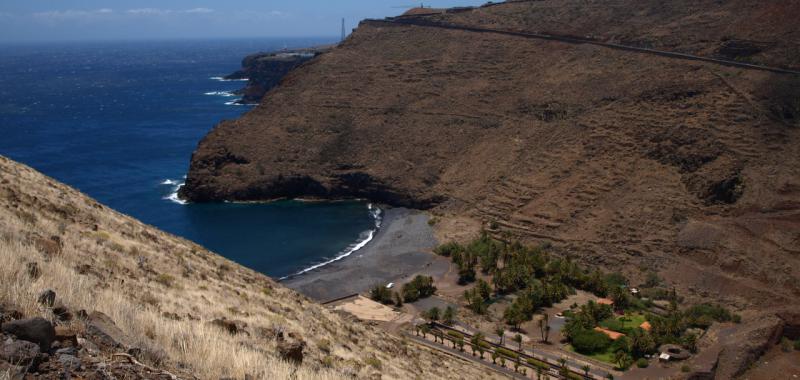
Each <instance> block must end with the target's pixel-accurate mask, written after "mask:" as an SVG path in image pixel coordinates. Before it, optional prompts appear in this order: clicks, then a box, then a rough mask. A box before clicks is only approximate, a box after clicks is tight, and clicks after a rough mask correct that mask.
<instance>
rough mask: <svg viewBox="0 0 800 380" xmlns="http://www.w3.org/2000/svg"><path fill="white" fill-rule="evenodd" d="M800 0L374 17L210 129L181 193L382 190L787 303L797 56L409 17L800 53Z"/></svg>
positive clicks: (578, 250)
mask: <svg viewBox="0 0 800 380" xmlns="http://www.w3.org/2000/svg"><path fill="white" fill-rule="evenodd" d="M798 4H799V3H798V2H797V1H789V2H785V1H765V2H760V1H759V2H755V1H699V2H698V1H677V2H666V3H665V2H660V1H615V2H599V1H598V2H594V1H588V2H586V1H533V2H513V3H508V4H497V5H492V6H486V7H482V8H477V9H473V10H466V11H461V10H460V11H457V12H438V13H437V14H434V15H429V14H421V15H414V14H413V12H412V13H411V14H410V15H407V16H403V17H402V18H400V19H399V20H402V21H403V22H404V23H397V22H383V21H365V22H363V23H362V24H361V25H360V26H359V28H358V29H357V30H356V31H355V33H354V34H353V35H352V36H351V37H349V38H348V39H347V40H346V41H345V42H344V43H343V44H341V45H340V46H339V47H337V48H335V49H333V50H332V51H331V52H329V53H326V54H323V55H321V56H319V57H317V58H316V59H315V60H313V61H311V62H309V63H308V64H306V65H304V66H303V67H301V68H299V69H297V70H295V71H293V72H292V73H290V74H289V75H288V76H287V77H286V78H285V79H284V80H283V82H282V83H281V85H280V86H279V87H278V88H276V89H274V90H273V91H271V92H270V93H268V94H267V95H266V97H265V98H264V100H263V101H262V103H261V104H260V106H259V107H257V108H255V109H254V110H252V111H251V112H249V113H248V114H246V115H245V116H243V117H242V118H240V119H238V120H234V121H228V122H224V123H222V124H220V125H219V126H217V127H216V128H215V129H214V130H213V131H212V132H210V133H209V134H208V136H206V137H205V138H204V139H203V141H201V142H200V144H199V146H198V149H197V150H196V152H195V154H194V156H193V158H192V163H191V169H190V172H189V175H188V180H187V184H186V187H185V188H184V189H183V191H182V195H183V196H184V197H187V198H189V199H191V200H194V201H214V200H223V199H237V200H265V199H274V198H280V197H295V196H307V197H315V196H316V197H323V198H331V197H333V198H336V197H365V198H369V199H371V200H374V201H380V202H385V203H389V204H394V205H403V206H411V207H417V208H426V209H431V210H432V212H433V213H434V214H438V215H440V216H441V217H442V218H440V219H443V220H446V219H447V217H448V216H458V217H463V216H467V217H471V218H474V219H477V220H480V221H482V222H484V223H487V224H486V225H487V226H489V225H491V226H493V227H497V228H496V231H495V232H496V233H497V234H498V235H514V236H518V237H521V238H523V239H526V240H529V241H531V242H548V243H551V244H553V245H554V246H555V247H557V248H558V249H560V250H561V251H562V252H563V253H564V254H566V255H572V256H574V257H576V258H577V259H579V260H583V261H585V262H590V263H593V264H598V265H601V266H605V267H606V268H608V269H613V270H621V271H623V272H626V274H628V275H629V276H630V277H631V278H637V276H641V274H642V273H643V271H644V270H646V269H654V270H657V271H659V272H660V274H661V275H662V276H663V277H664V278H666V279H667V280H668V281H669V282H670V283H672V284H674V285H675V286H677V287H678V288H680V289H681V291H682V294H687V295H688V297H689V298H690V299H695V300H701V299H714V300H719V301H721V302H725V303H727V304H729V305H732V306H734V307H735V308H737V309H741V310H744V309H752V310H763V309H764V308H767V307H770V306H775V305H786V304H791V303H793V302H795V301H796V300H797V298H798V296H800V281H798V279H799V278H800V256H798V254H800V250H798V247H799V246H800V151H798V150H800V141H798V139H800V128H798V127H800V77H798V76H797V75H792V74H779V73H773V72H770V71H763V70H753V69H745V68H739V67H730V66H726V65H719V64H715V63H708V62H700V61H696V60H687V59H677V58H672V57H664V56H659V55H656V54H649V53H643V52H635V51H625V50H620V49H611V48H607V47H602V46H597V45H591V44H578V43H566V42H561V41H550V40H544V39H537V38H526V37H524V36H514V35H508V34H502V33H493V32H488V31H484V32H481V31H468V30H456V29H448V28H441V27H435V26H420V25H409V24H408V21H409V20H411V21H412V22H414V20H417V22H419V23H423V22H432V21H435V22H437V23H446V24H449V25H461V26H469V27H476V28H483V27H485V28H492V29H503V30H517V31H519V30H522V31H529V32H547V33H551V34H561V35H579V36H582V37H586V36H589V37H590V38H594V39H596V40H597V41H600V42H614V43H620V44H630V45H632V46H646V47H652V48H654V49H662V50H667V51H674V52H684V53H692V54H698V55H702V56H708V57H718V58H726V59H730V60H732V61H734V62H752V63H758V64H763V65H769V66H775V67H783V68H796V67H798V57H800V56H799V55H798V54H797V48H798V45H797V38H796V37H797V36H798V28H800V24H798V23H797V22H795V20H794V18H793V17H790V15H797V14H798ZM422 13H424V12H422ZM731 41H736V42H734V43H733V45H732V43H731ZM742 41H745V42H747V41H750V42H747V43H745V42H742ZM753 41H757V42H758V46H759V47H758V51H756V50H753V49H750V50H747V49H745V47H746V46H745V45H747V44H751V45H752V43H751V42H753ZM734 45H735V46H734ZM737 49H738V50H737ZM745 50H747V51H745Z"/></svg>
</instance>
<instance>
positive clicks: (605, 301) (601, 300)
mask: <svg viewBox="0 0 800 380" xmlns="http://www.w3.org/2000/svg"><path fill="white" fill-rule="evenodd" d="M597 303H598V304H600V305H608V306H614V301H613V300H610V299H608V298H598V299H597Z"/></svg>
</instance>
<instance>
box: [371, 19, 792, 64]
mask: <svg viewBox="0 0 800 380" xmlns="http://www.w3.org/2000/svg"><path fill="white" fill-rule="evenodd" d="M364 22H367V23H375V24H381V23H383V24H395V25H414V26H421V27H431V28H441V29H452V30H463V31H467V32H476V33H495V34H505V35H509V36H515V37H523V38H534V39H540V40H549V41H558V42H564V43H570V44H589V45H597V46H602V47H605V48H610V49H616V50H623V51H629V52H636V53H644V54H651V55H658V56H661V57H667V58H674V59H682V60H690V61H701V62H708V63H714V64H718V65H723V66H730V67H737V68H742V69H749V70H760V71H769V72H773V73H778V74H794V75H800V71H797V70H791V69H785V68H780V67H772V66H766V65H759V64H753V63H745V62H738V61H731V60H726V59H720V58H711V57H703V56H698V55H692V54H685V53H677V52H671V51H665V50H656V49H649V48H642V47H636V46H630V45H620V44H612V43H607V42H601V41H597V40H594V39H591V38H585V37H578V36H569V35H558V34H544V33H532V32H521V31H513V30H503V29H490V28H479V27H472V26H466V25H458V24H450V23H443V22H437V21H433V20H429V19H426V18H425V17H424V15H420V16H417V15H412V16H399V17H390V18H386V19H367V20H364Z"/></svg>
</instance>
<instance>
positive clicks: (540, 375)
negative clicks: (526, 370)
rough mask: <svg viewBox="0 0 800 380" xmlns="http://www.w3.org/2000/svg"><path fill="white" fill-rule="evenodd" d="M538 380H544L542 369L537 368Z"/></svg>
mask: <svg viewBox="0 0 800 380" xmlns="http://www.w3.org/2000/svg"><path fill="white" fill-rule="evenodd" d="M536 380H542V367H536Z"/></svg>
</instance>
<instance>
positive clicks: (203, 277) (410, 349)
mask: <svg viewBox="0 0 800 380" xmlns="http://www.w3.org/2000/svg"><path fill="white" fill-rule="evenodd" d="M0 263H2V265H0V322H3V323H4V324H3V333H0V348H2V350H1V351H0V379H17V378H21V377H19V376H18V375H17V373H18V371H23V372H24V371H25V369H26V368H27V369H28V371H29V372H30V373H29V374H28V375H27V377H25V378H53V379H61V378H63V377H62V376H63V371H64V370H65V369H66V368H67V367H66V366H65V365H64V366H61V364H64V363H66V362H64V360H65V359H64V356H65V355H66V354H63V353H61V351H57V348H61V347H64V345H67V347H70V343H68V341H71V342H72V343H71V345H73V346H74V345H76V344H77V349H78V351H77V353H75V354H74V355H76V356H78V360H80V361H81V362H82V364H81V366H80V367H79V368H73V370H72V375H73V376H74V377H70V378H119V379H142V378H146V379H170V377H169V376H168V375H167V373H168V372H169V373H172V374H175V375H176V376H177V377H178V378H182V379H187V378H189V379H191V378H197V379H215V380H216V379H220V378H230V379H245V378H251V379H290V378H295V379H343V378H362V379H366V378H376V377H377V378H386V379H389V378H391V379H413V378H419V377H421V376H427V377H430V378H459V379H460V378H472V379H485V378H493V377H497V376H498V375H497V374H495V373H493V372H488V370H486V369H483V368H478V367H477V365H475V364H470V363H467V362H465V361H462V360H458V359H456V358H454V357H450V356H447V355H444V354H442V353H440V352H438V351H431V350H429V349H427V348H424V347H421V346H418V345H416V344H414V343H411V342H410V341H407V340H406V339H403V338H400V337H398V336H394V335H389V334H387V333H385V332H383V331H382V330H377V329H376V328H373V327H372V326H369V325H366V324H364V323H362V322H359V321H355V320H354V319H353V318H352V317H348V316H345V315H343V314H339V313H337V312H333V311H331V310H329V309H326V308H324V307H322V306H320V305H318V304H316V303H313V302H311V301H309V300H308V299H307V298H305V297H303V296H301V295H299V294H297V293H295V292H294V291H291V290H289V289H286V288H284V287H283V286H281V285H278V284H276V283H275V282H274V281H272V280H271V279H269V278H267V277H266V276H263V275H261V274H258V273H256V272H253V271H251V270H249V269H246V268H243V267H241V266H239V265H237V264H235V263H233V262H230V261H228V260H226V259H224V258H222V257H220V256H218V255H216V254H214V253H211V252H209V251H207V250H205V249H203V248H202V247H200V246H198V245H196V244H193V243H191V242H188V241H186V240H183V239H180V238H177V237H175V236H172V235H169V234H166V233H164V232H161V231H159V230H157V229H155V228H153V227H150V226H147V225H144V224H142V223H141V222H138V221H136V220H134V219H132V218H129V217H127V216H125V215H122V214H119V213H117V212H114V211H113V210H110V209H108V208H107V207H105V206H103V205H100V204H98V203H97V202H95V201H94V200H92V199H90V198H88V197H86V196H84V195H83V194H81V193H79V192H78V191H76V190H74V189H71V188H69V187H67V186H65V185H63V184H60V183H57V182H56V181H54V180H52V179H50V178H47V177H45V176H43V175H41V174H40V173H38V172H36V171H34V170H33V169H31V168H29V167H27V166H24V165H21V164H18V163H15V162H13V161H10V160H8V159H6V158H5V157H2V156H0ZM32 268H36V269H35V270H34V269H32ZM46 289H52V290H54V291H55V302H52V301H51V305H47V304H40V303H37V297H38V295H39V294H40V292H42V291H44V290H46ZM65 310H66V311H65ZM82 310H83V311H85V313H84V312H82ZM95 312H101V313H103V314H105V315H107V316H108V317H105V318H103V317H100V320H101V321H103V322H102V325H101V328H102V329H103V330H102V331H104V332H109V333H108V334H110V336H108V335H104V334H105V333H104V334H98V333H97V328H96V326H97V325H96V322H95V320H96V319H97V318H96V315H97V314H96V313H95ZM87 315H88V316H87ZM39 316H41V317H45V318H46V319H47V320H48V321H53V322H54V323H55V324H56V326H57V327H56V329H57V331H62V332H63V331H67V332H68V333H67V334H66V335H69V336H72V339H67V340H65V341H64V342H60V343H61V344H62V345H61V346H53V348H52V349H50V347H46V345H45V346H42V351H44V352H46V353H49V354H50V357H49V360H48V359H47V358H46V357H44V356H43V354H40V353H39V352H38V351H39V349H38V347H36V346H35V345H34V347H35V348H37V349H34V352H33V353H32V357H35V359H34V361H35V362H40V364H38V368H37V366H36V365H31V364H30V363H31V361H29V360H27V359H30V357H28V356H24V358H27V359H26V360H25V361H20V359H19V358H20V357H21V356H20V355H11V356H9V352H15V351H14V350H15V349H18V348H19V347H20V345H24V344H28V345H30V343H27V342H23V338H22V337H20V340H17V341H14V340H12V339H10V336H11V335H16V334H6V329H7V326H8V323H7V322H10V321H12V320H17V321H18V320H20V318H31V317H39ZM108 321H110V322H108ZM115 325H116V326H117V327H114V326H115ZM117 328H118V330H117ZM115 331H117V332H116V333H115ZM62 335H64V334H62ZM19 342H23V343H19ZM110 342H112V343H114V344H111V343H110ZM117 343H118V344H117ZM48 344H49V343H48ZM303 344H304V348H303V349H302V352H303V354H302V365H300V366H295V365H294V364H292V363H289V362H287V361H285V360H284V358H288V359H292V358H295V359H296V358H297V357H296V356H294V355H285V354H281V352H289V353H292V352H296V351H293V350H288V349H290V348H292V347H295V348H296V347H297V346H298V345H303ZM15 345H16V346H15ZM22 347H23V348H24V346H22ZM284 350H285V351H284ZM119 353H122V354H125V353H130V354H131V355H133V357H134V358H135V359H136V361H137V362H141V365H134V364H131V363H130V362H129V360H128V359H127V358H126V357H125V356H119V355H116V356H115V354H119ZM66 356H71V355H66ZM73 360H74V359H73ZM60 363H61V364H60ZM18 365H19V366H18ZM164 371H168V372H164Z"/></svg>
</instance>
